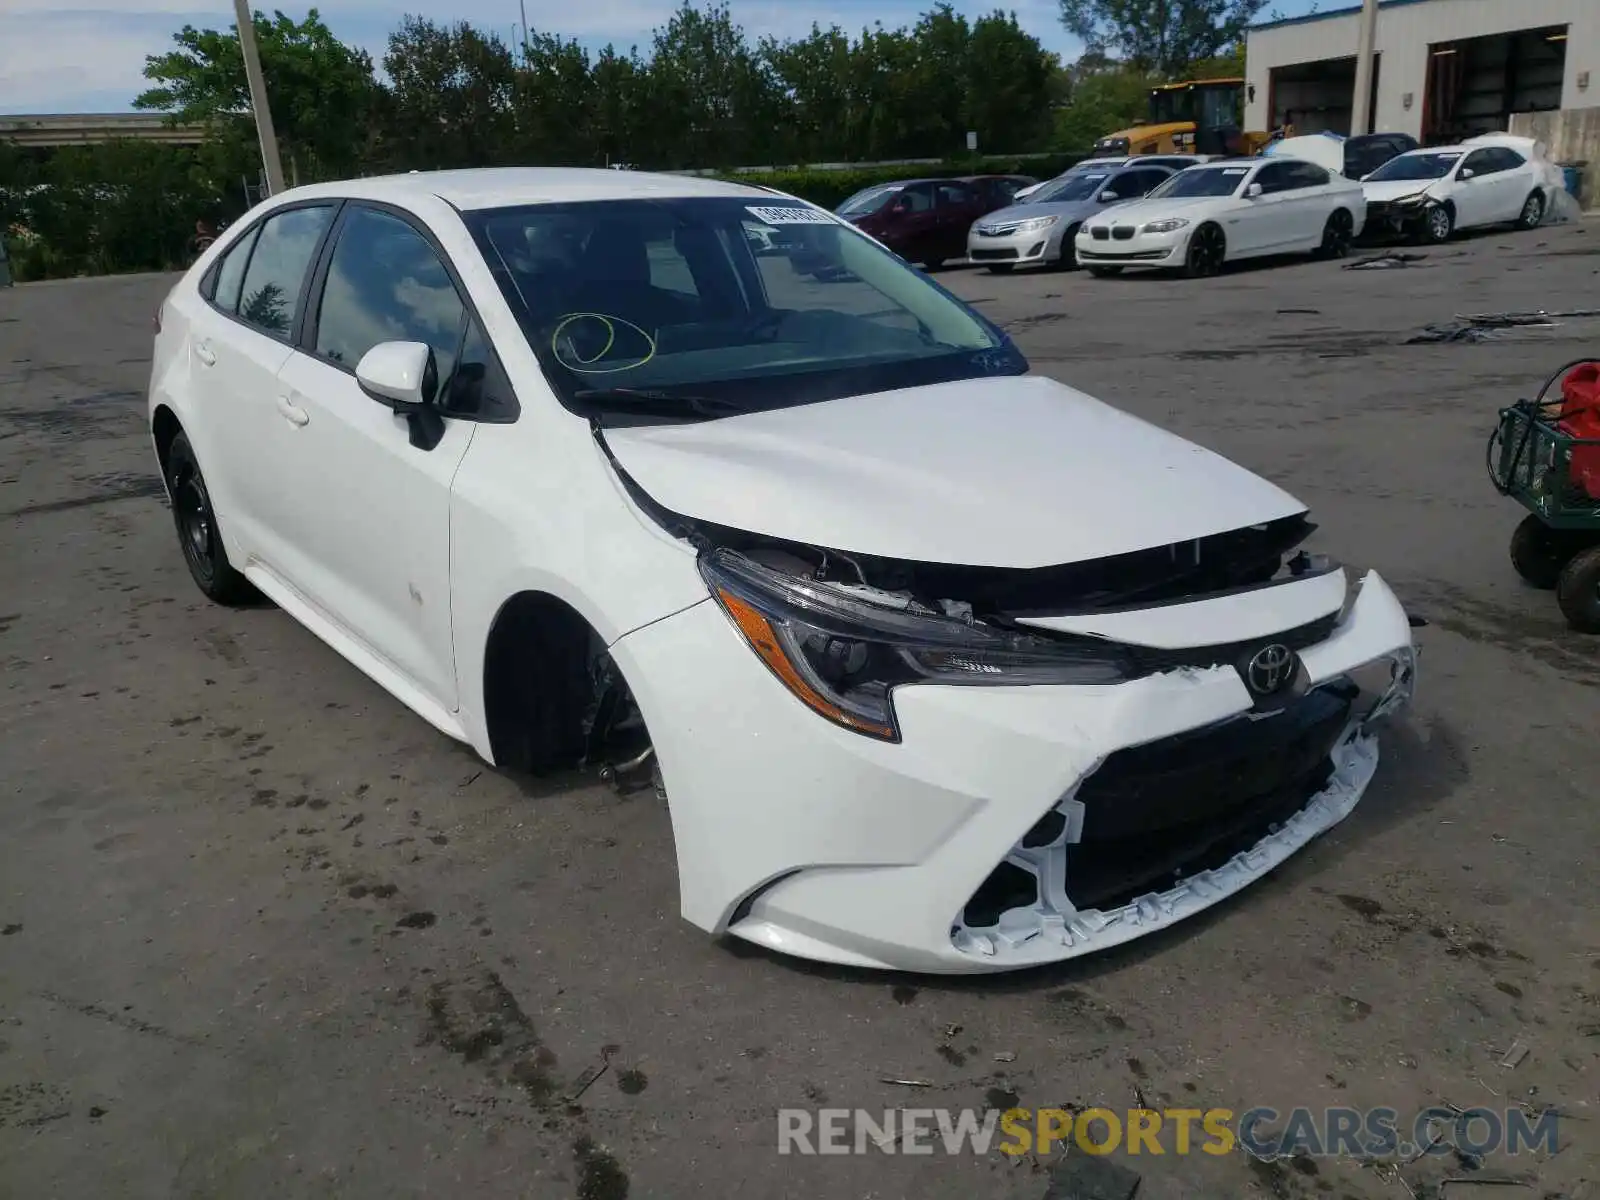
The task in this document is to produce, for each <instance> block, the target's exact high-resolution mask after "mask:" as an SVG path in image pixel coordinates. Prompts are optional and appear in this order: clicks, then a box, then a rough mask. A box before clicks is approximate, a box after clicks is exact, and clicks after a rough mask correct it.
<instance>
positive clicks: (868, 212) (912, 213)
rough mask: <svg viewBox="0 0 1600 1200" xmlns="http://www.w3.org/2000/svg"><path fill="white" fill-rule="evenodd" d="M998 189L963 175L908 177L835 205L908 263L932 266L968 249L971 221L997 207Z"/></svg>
mask: <svg viewBox="0 0 1600 1200" xmlns="http://www.w3.org/2000/svg"><path fill="white" fill-rule="evenodd" d="M1001 203H1003V202H1002V201H1001V200H1000V199H998V198H997V194H996V192H995V190H994V189H988V190H987V191H985V192H980V191H979V190H978V189H977V188H975V187H974V186H973V185H972V184H970V183H968V182H967V181H965V180H962V179H908V180H904V181H903V182H900V183H888V184H881V185H879V186H878V187H872V188H865V189H863V190H862V191H859V192H857V193H856V194H855V195H854V196H851V197H850V198H849V199H848V200H846V201H845V202H844V203H843V204H841V205H839V207H838V209H837V210H836V211H837V212H838V214H839V215H840V216H841V217H843V218H845V220H847V221H849V222H850V223H851V224H852V225H855V226H856V227H857V228H858V229H860V230H861V231H862V232H864V233H869V234H871V235H872V236H873V237H875V238H877V239H878V240H879V241H880V242H882V243H883V244H884V245H885V246H887V247H889V249H891V250H893V251H894V252H895V253H896V254H898V255H899V256H900V257H901V258H903V259H905V260H906V261H907V262H913V263H921V264H922V265H923V266H925V267H927V268H928V269H929V270H930V271H933V270H937V269H938V268H939V267H941V266H943V265H944V263H945V261H946V260H947V259H952V258H960V257H961V256H962V255H963V254H965V253H966V252H967V230H968V229H969V228H971V226H972V223H973V221H975V220H977V219H978V218H979V217H981V216H983V215H984V214H985V213H987V212H992V211H993V210H994V209H996V208H999V207H1000V205H1001Z"/></svg>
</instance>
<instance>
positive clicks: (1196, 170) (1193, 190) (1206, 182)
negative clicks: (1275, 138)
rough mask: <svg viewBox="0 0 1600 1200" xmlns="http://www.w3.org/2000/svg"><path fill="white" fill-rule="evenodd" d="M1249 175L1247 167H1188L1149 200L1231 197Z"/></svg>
mask: <svg viewBox="0 0 1600 1200" xmlns="http://www.w3.org/2000/svg"><path fill="white" fill-rule="evenodd" d="M1249 173H1250V168H1249V167H1189V168H1188V169H1187V170H1183V171H1179V172H1178V173H1177V174H1176V175H1174V176H1173V177H1172V178H1171V179H1169V180H1167V181H1166V182H1165V183H1163V184H1161V185H1160V186H1159V187H1157V188H1156V189H1155V190H1154V191H1153V192H1151V193H1150V196H1149V198H1150V199H1151V200H1160V199H1165V198H1167V197H1169V196H1170V197H1175V198H1182V197H1185V196H1231V195H1233V193H1234V192H1236V191H1238V190H1239V185H1240V184H1241V183H1243V182H1244V177H1245V176H1246V175H1248V174H1249Z"/></svg>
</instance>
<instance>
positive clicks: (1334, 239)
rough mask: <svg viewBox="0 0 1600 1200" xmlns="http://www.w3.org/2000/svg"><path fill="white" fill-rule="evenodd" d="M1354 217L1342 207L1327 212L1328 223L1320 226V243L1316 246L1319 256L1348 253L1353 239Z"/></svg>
mask: <svg viewBox="0 0 1600 1200" xmlns="http://www.w3.org/2000/svg"><path fill="white" fill-rule="evenodd" d="M1355 228H1356V223H1355V218H1354V217H1352V216H1351V215H1350V214H1349V213H1348V212H1346V211H1345V210H1344V209H1342V208H1336V209H1334V210H1333V212H1331V213H1330V214H1328V223H1327V224H1326V225H1324V226H1323V227H1322V244H1321V245H1320V246H1318V247H1317V256H1318V257H1319V258H1344V257H1345V256H1346V255H1347V254H1349V253H1350V243H1351V242H1353V241H1354V240H1355Z"/></svg>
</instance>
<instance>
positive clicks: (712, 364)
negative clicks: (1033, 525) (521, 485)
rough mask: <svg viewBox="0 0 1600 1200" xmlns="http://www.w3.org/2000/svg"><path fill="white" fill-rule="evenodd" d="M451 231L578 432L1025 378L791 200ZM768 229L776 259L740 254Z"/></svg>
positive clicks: (537, 212) (1002, 354)
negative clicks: (592, 417) (609, 422)
mask: <svg viewBox="0 0 1600 1200" xmlns="http://www.w3.org/2000/svg"><path fill="white" fill-rule="evenodd" d="M931 196H932V189H931V187H930V188H929V189H928V197H929V198H930V199H931ZM467 221H468V224H469V227H470V228H471V229H472V231H473V234H474V236H475V238H476V240H477V242H478V245H479V247H480V248H481V249H482V251H483V253H484V256H485V258H486V260H487V261H488V264H489V267H490V269H491V271H493V273H494V275H495V277H496V279H497V280H498V281H499V283H500V286H501V288H502V290H503V291H504V292H505V295H506V297H507V300H508V301H509V302H510V303H511V306H512V309H513V311H515V312H516V313H517V314H518V319H519V321H520V322H521V324H522V327H523V330H524V332H525V334H526V335H527V338H528V341H529V344H530V345H531V347H532V349H533V351H534V353H535V354H537V355H538V356H539V359H540V362H541V365H542V366H543V368H544V371H545V374H546V376H547V378H548V379H549V380H550V382H551V384H552V385H553V387H554V388H555V389H556V391H557V393H558V395H560V397H561V399H562V401H563V402H564V403H565V404H567V406H568V407H570V408H572V409H574V411H578V412H582V413H585V414H586V415H588V414H595V413H599V412H606V413H616V412H630V411H632V412H636V413H638V414H640V415H641V416H653V417H661V416H667V417H669V418H670V417H681V418H683V419H695V418H703V417H707V416H720V415H724V414H727V413H732V412H746V411H754V410H757V409H763V408H780V407H785V406H788V405H793V404H804V403H810V402H813V401H819V400H829V399H838V398H842V397H846V396H853V395H861V394H865V393H868V392H876V391H885V390H889V389H892V388H899V387H911V386H917V385H920V384H928V383H939V382H947V381H951V380H957V379H971V378H977V377H981V376H989V375H1011V374H1020V373H1023V372H1024V371H1026V370H1027V363H1026V360H1024V359H1023V358H1022V356H1021V355H1020V354H1019V353H1017V351H1016V350H1015V348H1014V347H1013V346H1012V345H1011V343H1010V342H1009V341H1008V340H1007V339H1006V337H1005V336H1004V335H1003V334H1002V333H1001V332H1000V331H999V330H998V329H996V328H995V327H994V326H992V325H990V324H989V323H988V322H987V321H985V320H984V319H983V318H982V317H980V316H979V315H978V314H977V313H975V312H973V311H972V310H971V309H969V308H968V307H966V306H965V305H964V304H962V303H961V302H960V301H958V300H957V299H955V298H954V297H953V296H951V295H950V294H949V293H948V292H945V291H944V290H943V289H942V288H940V287H938V286H937V285H936V284H934V283H933V282H932V281H931V280H929V279H928V278H927V277H926V276H925V275H923V274H922V273H921V272H919V271H916V270H914V269H912V268H911V267H909V266H907V265H906V264H905V263H904V262H903V261H901V260H900V259H899V258H898V257H896V256H895V255H893V254H890V253H888V252H887V251H885V250H884V249H883V248H882V247H880V246H879V245H878V244H877V243H875V242H874V241H872V240H871V239H870V238H867V237H864V236H863V235H861V234H859V233H857V232H856V231H855V230H854V229H852V228H851V227H849V226H848V225H845V224H843V223H841V222H838V221H834V220H832V219H831V218H829V217H828V216H827V215H826V214H824V213H821V212H818V211H817V210H815V209H812V208H809V207H805V206H802V205H800V204H798V203H797V202H795V201H790V200H784V199H781V198H776V197H713V198H707V197H699V198H682V199H670V200H612V201H593V202H586V203H571V204H539V205H530V206H527V207H520V208H506V209H488V210H481V211H478V212H473V213H468V214H467ZM774 229H775V230H779V231H781V232H782V234H783V237H782V238H781V239H770V238H769V239H768V240H771V241H773V243H774V244H775V245H776V246H777V247H779V249H777V251H776V252H774V251H771V250H767V251H764V252H760V253H758V252H757V251H758V250H759V249H760V247H761V243H760V239H759V238H758V239H757V240H755V241H753V240H752V235H753V234H754V233H756V232H757V231H761V230H774ZM552 248H559V252H554V251H553V250H552ZM541 251H542V252H541ZM669 265H670V266H671V268H672V272H673V276H674V277H669V276H668V274H667V272H666V268H667V267H668V266H669Z"/></svg>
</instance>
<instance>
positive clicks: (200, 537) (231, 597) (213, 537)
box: [167, 432, 260, 607]
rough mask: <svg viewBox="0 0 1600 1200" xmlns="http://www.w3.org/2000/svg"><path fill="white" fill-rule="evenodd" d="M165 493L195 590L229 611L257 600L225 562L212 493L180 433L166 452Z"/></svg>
mask: <svg viewBox="0 0 1600 1200" xmlns="http://www.w3.org/2000/svg"><path fill="white" fill-rule="evenodd" d="M167 492H168V494H169V495H170V496H171V497H172V522H173V525H174V526H175V527H176V528H177V531H178V548H179V550H181V551H182V552H183V561H184V564H185V565H186V566H187V567H188V568H189V575H190V577H191V578H192V579H193V580H194V582H195V586H196V587H198V588H199V589H200V590H201V591H202V592H204V593H205V594H206V596H207V597H208V598H209V599H211V600H214V601H215V602H216V603H218V604H225V605H228V606H229V607H238V606H240V605H245V604H249V603H251V602H253V601H255V600H257V599H258V598H259V596H260V593H259V592H257V591H256V589H255V587H254V586H253V585H252V584H251V583H250V581H249V580H248V579H246V578H245V577H244V576H243V575H241V574H239V572H237V571H235V570H234V569H233V564H232V563H230V562H229V561H228V551H227V550H226V549H225V548H224V546H223V544H222V534H221V530H220V529H219V527H218V525H217V517H216V513H215V512H213V511H212V508H211V492H210V491H209V490H208V489H207V487H206V480H205V476H204V475H202V474H201V473H200V463H199V460H198V459H196V458H195V455H194V447H192V446H191V445H189V436H188V434H185V433H182V432H180V433H178V435H177V436H176V437H174V438H173V439H172V445H171V446H170V447H168V449H167Z"/></svg>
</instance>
